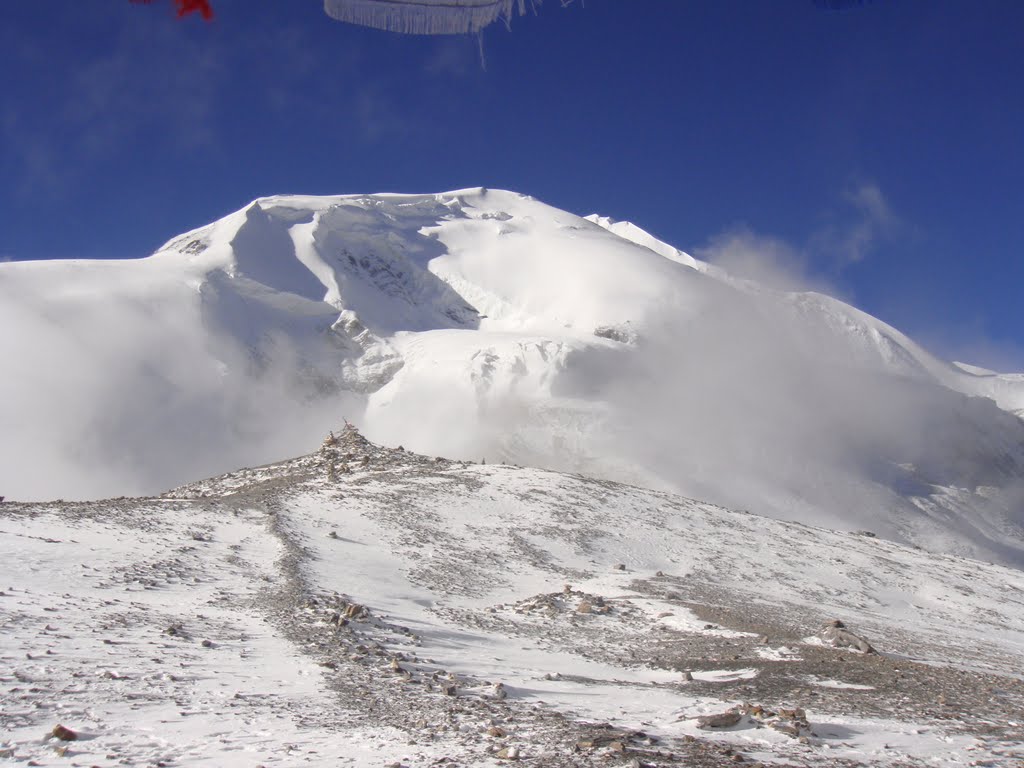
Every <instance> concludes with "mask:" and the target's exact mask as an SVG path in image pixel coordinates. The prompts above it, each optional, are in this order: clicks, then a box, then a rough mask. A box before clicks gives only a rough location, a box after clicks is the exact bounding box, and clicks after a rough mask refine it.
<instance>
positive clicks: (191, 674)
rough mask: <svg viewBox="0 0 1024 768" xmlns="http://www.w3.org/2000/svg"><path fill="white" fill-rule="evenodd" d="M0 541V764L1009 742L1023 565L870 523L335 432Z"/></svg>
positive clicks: (8, 532) (542, 760)
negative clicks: (449, 455)
mask: <svg viewBox="0 0 1024 768" xmlns="http://www.w3.org/2000/svg"><path fill="white" fill-rule="evenodd" d="M0 540H2V542H3V546H4V551H5V552H8V553H9V555H10V556H9V557H7V558H5V560H4V566H3V568H4V569H5V570H4V574H3V584H4V585H5V587H4V590H3V591H2V592H0V610H3V612H4V617H5V621H4V622H3V624H2V625H0V636H2V637H3V642H2V644H0V654H2V657H3V667H4V670H5V672H4V673H3V674H0V691H2V696H3V700H4V702H5V706H4V708H3V710H2V711H0V724H2V731H3V734H4V735H3V736H2V737H0V739H2V742H0V749H3V750H6V752H5V754H6V755H7V756H9V757H13V758H14V759H16V760H35V761H36V762H37V763H38V764H40V765H51V764H53V765H57V764H62V763H61V761H66V760H68V759H71V760H73V761H78V762H82V763H84V764H89V765H104V766H105V765H119V764H124V761H125V760H127V761H130V762H136V763H143V762H145V763H147V764H149V763H155V762H159V761H163V762H168V763H187V764H189V765H210V766H235V765H238V766H247V765H253V764H257V763H259V764H265V765H294V764H300V763H302V764H312V765H338V764H342V765H380V764H382V762H383V764H389V763H393V762H398V763H400V764H402V765H409V766H427V765H431V764H436V763H437V761H439V760H440V759H441V758H448V759H449V760H455V761H458V762H460V763H462V764H471V765H493V766H497V765H501V764H504V762H505V759H507V758H509V757H512V758H517V759H518V760H519V761H520V762H522V763H523V764H524V765H536V766H542V765H559V766H584V765H593V764H594V763H595V762H598V761H600V762H601V763H602V764H604V763H605V762H607V761H612V764H620V763H621V764H628V761H630V760H636V761H639V762H641V764H645V765H656V766H677V765H680V766H682V765H685V766H701V767H703V768H708V767H710V766H726V765H733V764H735V762H736V759H735V755H736V754H739V755H741V756H742V757H743V759H744V761H745V762H746V763H755V762H758V761H762V762H765V763H770V764H775V763H779V764H784V765H815V766H836V767H839V766H853V765H870V766H893V767H894V768H895V766H907V765H911V766H917V765H929V766H944V767H948V768H954V766H963V765H968V764H971V763H972V762H974V761H977V762H976V764H983V765H989V766H994V767H996V768H1011V766H1015V765H1017V764H1019V761H1020V760H1021V758H1022V757H1024V753H1022V752H1021V750H1020V745H1021V743H1022V737H1024V732H1022V730H1021V727H1022V726H1021V723H1020V722H1019V717H1018V715H1017V713H1019V711H1020V708H1021V706H1022V705H1024V683H1022V681H1021V678H1020V674H1019V663H1018V662H1019V659H1020V655H1021V653H1022V652H1024V576H1022V574H1021V572H1020V571H1018V570H1013V569H1006V568H1001V567H999V566H995V565H990V564H985V563H980V562H975V561H970V560H965V559H962V558H957V557H950V556H940V555H931V554H928V553H926V552H923V551H919V550H914V549H909V548H904V547H900V546H898V545H895V544H891V543H888V542H885V541H882V540H880V539H878V538H874V537H871V536H867V535H863V534H850V533H841V532H834V531H828V530H824V529H820V528H812V527H808V526H803V525H799V524H794V523H786V522H781V521H775V520H771V519H768V518H762V517H757V516H754V515H750V514H747V513H743V512H735V511H730V510H727V509H722V508H719V507H715V506H713V505H709V504H706V503H702V502H697V501H692V500H689V499H685V498H682V497H678V496H673V495H671V494H665V493H658V492H654V491H648V490H643V489H639V488H634V487H629V486H622V485H617V484H614V483H610V482H606V481H598V480H593V479H587V478H583V477H574V476H570V475H564V474H557V473H551V472H546V471H542V470H537V469H529V468H521V467H514V466H501V465H490V464H488V465H478V464H472V463H467V462H458V461H449V460H445V459H435V458H429V457H424V456H418V455H415V454H412V453H410V452H407V451H404V450H402V449H386V448H382V447H380V446H377V445H374V444H372V443H370V442H368V441H367V440H365V439H364V438H363V437H362V436H361V435H359V434H358V433H357V432H356V431H354V430H353V429H351V428H346V429H344V430H341V431H340V432H339V433H338V434H337V435H333V434H332V435H331V436H329V437H328V438H327V439H326V440H325V441H324V445H323V446H322V448H321V449H320V450H319V451H318V452H317V453H315V454H313V455H311V456H306V457H301V458H298V459H294V460H290V461H284V462H279V463H276V464H273V465H268V466H266V467H260V468H255V469H246V470H239V471H237V472H233V473H230V474H229V475H225V476H222V477H219V478H215V479H212V480H208V481H202V482H197V483H192V484H190V485H188V486H185V487H182V488H180V489H177V490H176V491H173V492H171V493H168V494H165V496H164V497H162V498H158V499H157V498H154V499H120V500H108V501H97V502H88V503H47V504H5V505H3V506H0ZM996 585H998V587H997V586H996ZM837 618H841V619H842V620H843V621H845V622H846V623H847V624H848V625H849V627H850V628H851V629H852V630H853V631H855V632H857V633H859V634H860V635H862V636H863V637H866V638H867V639H868V640H869V641H870V644H871V645H872V646H873V647H874V648H875V649H876V651H877V652H875V653H867V654H865V653H860V652H858V651H856V650H851V649H849V648H832V647H830V646H829V645H828V644H827V643H826V642H825V641H824V640H823V639H822V638H823V637H827V636H828V635H827V634H826V633H824V632H823V631H822V627H823V626H824V625H825V624H826V623H827V622H828V621H829V620H832V619H837ZM702 718H717V719H715V720H713V721H710V720H702ZM718 720H722V721H723V722H725V723H728V725H724V726H722V727H714V726H712V725H708V723H709V722H718ZM58 723H59V724H62V725H64V726H65V727H66V728H70V729H72V730H73V731H74V732H75V733H77V734H79V735H80V736H81V738H80V739H79V740H76V741H72V742H66V743H64V744H63V746H62V745H61V743H60V742H59V741H58V740H56V739H54V738H49V739H43V740H42V741H41V740H40V737H41V736H43V734H45V733H47V732H49V731H50V730H51V729H52V728H53V727H54V726H55V725H56V724H58ZM601 723H604V725H599V724H601ZM55 748H58V749H64V750H66V751H65V752H61V753H59V756H58V754H55ZM780 761H781V762H780Z"/></svg>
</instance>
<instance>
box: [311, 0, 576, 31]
mask: <svg viewBox="0 0 1024 768" xmlns="http://www.w3.org/2000/svg"><path fill="white" fill-rule="evenodd" d="M540 2H541V0H324V10H325V11H326V12H327V15H328V16H331V17H332V18H335V19H337V20H338V21H344V22H347V23H349V24H361V25H363V26H366V27H374V28H375V29H384V30H387V31H389V32H400V33H402V34H406V35H459V34H468V33H475V32H479V31H480V30H482V29H483V28H484V27H486V26H487V25H488V24H493V23H494V22H495V21H497V20H498V19H504V20H505V22H506V23H508V22H509V21H511V19H512V15H513V14H514V13H515V11H516V10H518V11H519V13H520V14H523V13H526V8H527V6H528V5H529V6H531V7H532V6H535V5H538V4H539V3H540ZM563 4H564V0H563Z"/></svg>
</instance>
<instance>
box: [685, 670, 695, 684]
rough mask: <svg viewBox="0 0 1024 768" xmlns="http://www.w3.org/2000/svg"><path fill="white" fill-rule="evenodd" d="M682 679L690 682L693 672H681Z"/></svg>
mask: <svg viewBox="0 0 1024 768" xmlns="http://www.w3.org/2000/svg"><path fill="white" fill-rule="evenodd" d="M683 680H685V681H686V682H688V683H689V682H691V681H692V680H693V673H692V672H690V671H686V672H683Z"/></svg>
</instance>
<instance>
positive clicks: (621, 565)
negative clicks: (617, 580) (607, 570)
mask: <svg viewBox="0 0 1024 768" xmlns="http://www.w3.org/2000/svg"><path fill="white" fill-rule="evenodd" d="M612 570H614V571H624V570H626V565H625V563H618V564H616V565H615V567H614V568H613V569H612Z"/></svg>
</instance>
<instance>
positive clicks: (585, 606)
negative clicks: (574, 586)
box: [576, 600, 593, 613]
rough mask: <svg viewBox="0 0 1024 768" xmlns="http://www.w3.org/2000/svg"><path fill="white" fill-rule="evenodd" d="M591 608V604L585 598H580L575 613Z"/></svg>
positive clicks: (588, 611) (584, 611)
mask: <svg viewBox="0 0 1024 768" xmlns="http://www.w3.org/2000/svg"><path fill="white" fill-rule="evenodd" d="M591 610H593V606H592V605H591V604H590V603H589V602H588V601H586V600H581V601H580V604H579V605H577V606H576V613H590V612H591Z"/></svg>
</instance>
